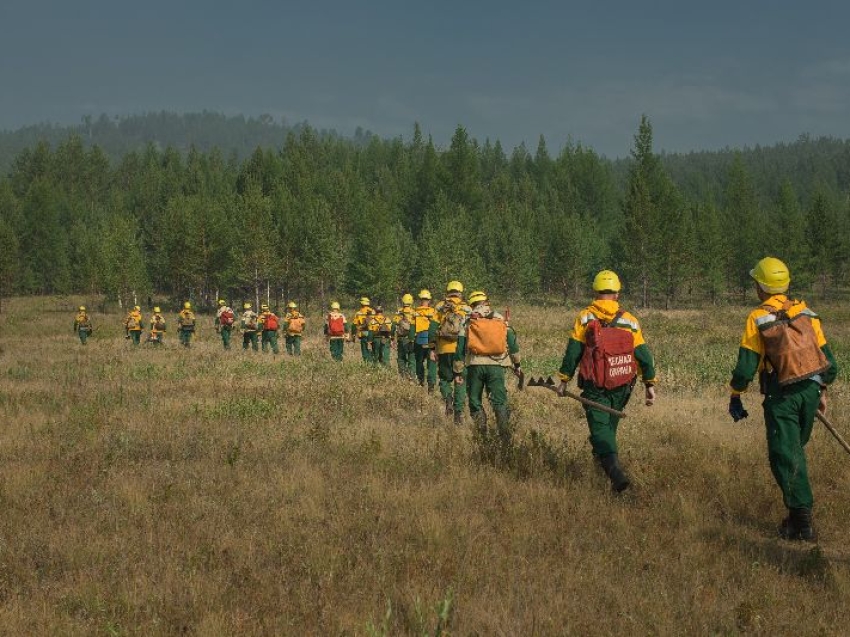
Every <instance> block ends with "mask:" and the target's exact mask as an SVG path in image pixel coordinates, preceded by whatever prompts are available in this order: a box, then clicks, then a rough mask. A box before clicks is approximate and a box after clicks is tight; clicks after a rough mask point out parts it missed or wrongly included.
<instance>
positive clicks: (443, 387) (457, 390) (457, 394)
mask: <svg viewBox="0 0 850 637" xmlns="http://www.w3.org/2000/svg"><path fill="white" fill-rule="evenodd" d="M454 356H455V355H454V353H451V354H437V375H438V376H439V378H440V395H441V396H442V397H443V400H452V402H453V403H454V408H455V412H458V413H459V412H462V411H463V407H464V403H465V402H466V383H464V384H461V385H458V384H457V383H455V382H454V370H453V369H452V359H454ZM502 379H503V380H502V385H504V384H505V383H504V374H503V375H502ZM465 380H466V370H464V381H465Z"/></svg>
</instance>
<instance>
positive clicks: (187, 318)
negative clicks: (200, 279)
mask: <svg viewBox="0 0 850 637" xmlns="http://www.w3.org/2000/svg"><path fill="white" fill-rule="evenodd" d="M194 334H195V313H194V312H193V311H192V304H191V303H190V302H189V301H186V302H185V303H183V309H182V310H180V314H178V315H177V336H178V338H179V339H180V344H181V345H182V346H183V347H189V346H190V345H191V343H192V336H193V335H194Z"/></svg>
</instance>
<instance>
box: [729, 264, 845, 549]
mask: <svg viewBox="0 0 850 637" xmlns="http://www.w3.org/2000/svg"><path fill="white" fill-rule="evenodd" d="M750 276H751V277H752V278H753V280H754V281H755V291H756V295H757V296H758V299H759V306H758V307H757V308H756V309H754V310H753V311H752V312H750V315H749V316H748V317H747V322H746V325H745V327H744V334H743V336H742V337H741V345H740V347H739V348H738V362H737V364H736V365H735V369H734V370H733V372H732V380H731V382H730V388H731V392H732V393H731V396H730V397H729V415H730V416H732V419H733V420H734V421H735V422H738V421H739V420H741V419H742V418H746V417H747V416H748V415H749V414H748V413H747V410H746V409H744V405H743V401H742V400H741V393H742V392H744V391H745V390H746V389H747V387H748V385H749V384H750V382H751V381H752V380H753V378H754V376H755V375H756V374H758V375H759V385H760V387H761V393H762V394H764V401H763V402H762V408H763V410H764V420H765V424H766V425H767V451H768V459H769V461H770V469H771V471H772V473H773V477H774V479H775V480H776V484H777V485H778V486H779V488H780V489H781V491H782V501H783V503H784V504H785V507H786V508H787V509H788V515H787V517H786V518H785V519H784V520H783V521H782V524H781V525H780V527H779V535H780V537H782V538H784V539H787V540H805V541H815V540H816V539H817V534H816V533H815V529H814V526H813V524H812V506H813V504H814V497H813V496H812V488H811V485H810V483H809V473H808V466H807V463H806V452H805V447H806V443H808V441H809V437H810V436H811V434H812V428H813V426H814V420H815V414H816V413H817V412H818V411H820V412H823V413H825V412H826V388H827V386H828V385H829V384H830V383H832V382H833V381H834V380H835V376H836V374H837V372H838V365H837V364H836V362H835V357H834V356H833V355H832V351H831V350H830V347H829V345H828V344H827V342H826V337H825V336H824V333H823V328H822V327H821V321H820V318H819V317H818V315H817V314H815V313H814V312H813V311H812V310H811V309H809V308H808V306H807V305H806V303H805V302H803V301H797V300H792V299H791V298H790V297H789V296H788V287H789V286H790V284H791V273H790V271H789V270H788V267H787V266H786V265H785V263H783V262H782V261H780V260H779V259H777V258H776V257H765V258H764V259H762V260H761V261H759V262H758V263H757V264H756V265H755V267H754V268H753V269H752V270H750Z"/></svg>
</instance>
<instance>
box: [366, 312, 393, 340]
mask: <svg viewBox="0 0 850 637" xmlns="http://www.w3.org/2000/svg"><path fill="white" fill-rule="evenodd" d="M384 326H386V327H384ZM382 327H383V328H384V329H385V330H388V331H386V332H384V333H381V328H382ZM392 328H393V321H392V319H391V318H389V317H388V316H386V315H385V314H383V313H381V314H379V313H377V312H375V313H374V314H373V315H372V316H371V317H369V333H370V334H371V336H372V338H389V337H390V336H391V335H392Z"/></svg>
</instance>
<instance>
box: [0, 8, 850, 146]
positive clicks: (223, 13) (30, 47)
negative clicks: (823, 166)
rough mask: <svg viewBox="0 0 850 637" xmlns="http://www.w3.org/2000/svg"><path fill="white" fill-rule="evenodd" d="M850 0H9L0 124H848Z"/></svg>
mask: <svg viewBox="0 0 850 637" xmlns="http://www.w3.org/2000/svg"><path fill="white" fill-rule="evenodd" d="M849 27H850V3H847V2H839V1H835V2H819V1H810V2H799V1H798V0H773V1H772V2H759V1H752V2H747V1H745V0H734V1H732V0H713V1H712V2H687V1H685V2H683V1H682V0H678V1H672V0H658V1H656V2H651V3H650V2H635V1H634V0H631V1H620V0H611V1H609V2H571V1H561V2H558V1H554V0H553V1H548V2H535V1H533V0H527V1H526V2H517V1H516V0H512V1H510V2H505V1H503V0H490V1H477V0H476V1H473V0H468V1H464V0H455V1H454V2H444V1H443V0H432V1H431V2H416V3H413V2H404V1H402V0H397V1H395V2H388V1H385V0H365V1H363V2H346V1H340V0H312V1H310V2H303V1H302V2H287V1H283V0H280V1H277V2H275V1H271V0H268V1H259V0H243V1H241V2H233V1H230V2H221V1H218V0H207V1H205V2H199V1H195V0H172V1H171V2H162V1H160V0H146V1H144V2H127V1H124V0H113V1H112V2H108V3H107V2H103V1H101V0H78V1H76V2H68V1H67V0H26V1H22V0H3V2H2V4H0V128H5V129H11V128H17V127H19V126H22V125H26V124H34V123H39V122H47V121H49V122H57V123H63V124H66V123H78V122H80V120H81V118H82V117H83V116H84V115H86V114H91V115H95V116H97V115H100V114H101V113H106V114H108V115H128V114H134V113H143V112H148V111H159V110H169V111H176V112H189V111H201V110H211V111H217V112H222V113H225V114H228V115H235V114H240V113H241V114H245V115H253V116H256V115H260V114H262V113H268V114H270V115H272V116H273V117H274V118H275V119H280V118H285V119H286V120H287V121H288V122H290V123H292V122H298V121H303V120H307V121H308V122H310V123H311V124H313V125H314V126H317V127H321V128H334V129H336V130H338V131H339V132H340V133H342V134H348V135H350V134H352V133H353V132H354V130H355V128H356V127H357V126H361V127H363V128H365V129H369V130H372V131H373V132H375V133H377V134H379V135H381V136H385V137H391V136H398V135H401V136H404V137H405V138H409V137H410V135H411V132H412V129H413V123H414V122H416V121H418V122H420V124H421V126H422V129H423V131H424V132H425V133H426V134H431V135H432V136H433V138H434V140H435V141H436V142H437V143H438V144H441V145H445V144H446V143H447V142H448V140H449V139H450V137H451V135H452V132H453V131H454V129H455V128H456V127H457V125H458V124H460V125H463V126H465V127H466V129H467V130H468V131H469V133H470V134H471V135H472V136H474V137H476V138H478V139H479V140H481V141H483V140H484V139H485V138H488V137H489V138H490V139H491V140H495V139H499V140H501V142H502V144H503V145H504V146H505V147H506V148H508V149H510V148H513V147H514V146H516V145H517V144H519V143H520V142H523V141H524V142H525V143H526V145H527V146H528V147H529V148H530V149H531V150H532V151H533V150H534V149H535V148H536V146H537V140H538V137H539V135H540V134H543V135H544V136H545V138H546V141H547V143H548V146H549V149H550V152H552V153H553V154H554V153H555V152H557V151H558V150H559V149H560V148H561V147H562V146H563V144H564V143H565V142H566V141H567V140H570V139H572V140H573V141H577V142H581V143H582V144H584V145H586V146H590V147H592V148H594V149H596V150H597V151H599V152H600V153H603V154H606V155H608V156H611V157H613V156H623V155H625V154H627V153H628V152H629V149H630V148H631V145H632V138H633V135H634V133H635V131H636V130H637V125H638V122H639V119H640V115H641V114H642V113H646V114H647V115H648V116H649V117H650V119H651V121H652V124H653V129H654V132H655V147H656V150H667V151H689V150H701V149H716V148H722V147H725V146H732V147H741V146H744V145H749V146H752V145H754V144H773V143H776V142H779V141H793V140H794V139H796V138H797V137H798V136H799V135H800V134H802V133H810V134H812V135H815V136H818V135H830V136H834V137H841V138H847V137H850V44H848V42H850V37H848V28H849Z"/></svg>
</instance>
